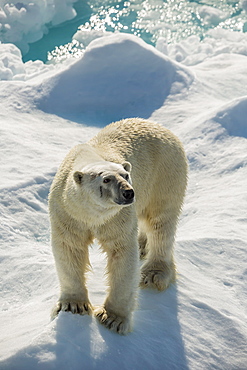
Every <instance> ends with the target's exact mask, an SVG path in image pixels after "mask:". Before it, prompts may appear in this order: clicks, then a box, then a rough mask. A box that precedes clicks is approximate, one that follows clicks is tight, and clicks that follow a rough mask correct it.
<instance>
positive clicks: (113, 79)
mask: <svg viewBox="0 0 247 370" xmlns="http://www.w3.org/2000/svg"><path fill="white" fill-rule="evenodd" d="M192 81H193V73H191V72H190V71H189V70H188V69H187V68H186V67H183V66H181V65H178V64H176V63H175V62H173V61H172V60H170V59H169V58H167V57H166V56H165V55H163V54H161V53H160V52H158V51H157V50H156V49H155V48H154V47H152V46H150V45H147V44H146V43H145V42H144V41H142V40H141V39H140V38H138V37H136V36H133V35H129V34H122V33H118V34H113V35H110V36H107V37H102V38H99V39H96V40H94V41H93V42H92V43H91V44H90V45H89V46H88V48H87V49H86V52H85V54H84V55H83V56H82V58H81V59H80V60H78V61H77V62H75V63H73V64H72V65H71V66H69V68H68V69H66V70H64V71H62V72H60V73H59V74H57V75H56V76H54V77H51V78H49V79H47V80H46V81H45V82H44V83H43V84H42V89H44V91H45V93H43V94H42V97H41V99H40V100H39V101H38V102H37V107H39V108H40V109H42V110H43V111H45V112H48V113H55V114H57V115H60V116H62V117H64V118H69V119H74V120H78V119H79V120H81V121H83V122H91V123H94V124H96V125H98V124H99V123H102V122H103V123H106V122H108V123H109V122H111V121H113V120H116V119H121V118H125V117H130V116H142V117H149V116H150V114H151V113H152V112H153V111H154V110H155V109H158V108H160V107H161V106H162V104H163V103H164V101H165V100H166V98H167V96H168V95H169V94H175V93H179V92H181V91H182V90H183V89H184V88H188V87H189V86H190V84H191V83H192ZM95 102H97V104H95Z"/></svg>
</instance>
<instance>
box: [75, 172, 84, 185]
mask: <svg viewBox="0 0 247 370" xmlns="http://www.w3.org/2000/svg"><path fill="white" fill-rule="evenodd" d="M82 178H83V173H82V172H80V171H76V172H75V173H74V180H75V182H76V183H77V184H81V183H82Z"/></svg>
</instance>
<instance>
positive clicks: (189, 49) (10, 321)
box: [0, 0, 247, 370]
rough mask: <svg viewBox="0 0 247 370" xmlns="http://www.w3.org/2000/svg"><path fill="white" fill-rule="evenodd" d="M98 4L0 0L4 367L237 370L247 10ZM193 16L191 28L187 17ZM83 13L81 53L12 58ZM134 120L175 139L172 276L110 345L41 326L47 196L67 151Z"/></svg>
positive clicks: (95, 333) (49, 285)
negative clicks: (182, 195) (182, 187)
mask: <svg viewBox="0 0 247 370" xmlns="http://www.w3.org/2000/svg"><path fill="white" fill-rule="evenodd" d="M58 4H59V7H58ZM100 4H101V5H99V2H97V1H90V2H83V1H82V2H80V1H79V2H77V3H76V2H73V1H66V0H64V1H62V0H59V2H58V0H57V1H56V0H53V1H52V0H50V1H48V0H47V1H45V0H43V1H42V0H37V1H32V2H31V1H28V0H26V1H22V2H20V1H19V2H15V1H12V2H11V4H10V2H8V1H3V0H0V7H1V9H0V24H1V26H0V39H1V41H2V42H3V43H2V44H0V80H1V81H0V151H1V159H0V173H1V182H0V215H1V216H0V217H1V218H0V230H1V231H0V243H1V244H0V245H1V250H0V259H1V265H0V273H1V281H0V284H1V286H0V294H1V301H0V309H1V311H0V315H1V316H0V318H1V319H0V320H1V334H0V356H1V357H0V358H1V362H0V369H10V370H13V369H14V370H15V369H16V370H19V369H23V370H24V369H25V370H26V369H58V368H60V369H66V370H67V369H73V370H74V369H75V370H77V369H78V370H79V369H100V370H101V369H110V370H111V369H155V370H156V369H157V370H160V369H165V370H166V369H167V370H173V369H178V370H180V369H181V370H183V369H196V370H197V369H210V370H211V369H222V370H223V369H224V370H225V369H227V370H228V369H229V370H235V369H239V370H245V369H246V368H247V365H246V364H247V352H246V348H247V303H246V302H247V288H246V286H247V284H246V277H247V255H246V247H247V242H246V240H247V217H246V211H247V202H246V200H247V199H246V198H247V190H246V189H247V87H246V86H247V36H246V34H245V33H244V31H245V27H246V25H245V23H246V9H247V2H246V1H241V2H238V1H234V2H232V1H228V2H227V1H225V2H224V1H220V2H212V1H211V2H210V1H205V2H204V3H202V2H186V1H181V2H177V1H166V2H163V1H151V0H150V1H143V2H140V1H129V2H120V1H119V2H116V1H115V2H111V3H110V2H107V1H102V2H100ZM102 4H103V5H102ZM179 4H181V5H179ZM215 4H216V5H215ZM117 6H119V7H118V8H117ZM169 6H170V7H169ZM179 6H180V8H179ZM191 7H193V8H194V13H192V12H190V13H189V12H188V14H190V15H191V16H192V15H193V14H194V16H195V17H196V15H200V18H198V17H197V19H200V22H194V23H193V22H192V21H193V19H192V20H191V22H192V23H190V22H189V18H188V17H187V18H185V19H182V18H183V17H185V15H186V14H187V13H186V11H187V10H189V9H191ZM83 9H86V10H87V11H88V13H87V19H85V22H84V23H83V24H82V23H81V24H82V25H81V27H80V28H79V29H78V30H75V32H74V37H73V35H72V37H73V40H76V42H75V41H72V37H71V40H70V42H67V41H66V42H67V43H66V44H65V43H64V44H63V42H61V43H60V44H58V48H57V49H56V50H55V49H54V51H53V52H52V49H49V48H48V47H47V50H46V53H47V52H48V51H49V50H50V55H51V58H50V60H49V62H48V63H44V62H42V61H39V60H34V61H31V60H29V61H27V62H23V57H24V55H25V54H26V53H27V50H28V48H29V47H30V48H32V45H35V43H33V44H32V43H31V42H32V41H36V40H37V39H38V38H41V41H42V40H44V37H45V36H43V35H44V33H47V36H49V35H50V34H52V32H53V30H54V29H58V30H63V27H65V28H66V27H68V25H69V27H72V25H73V20H76V19H77V20H76V22H79V21H80V19H78V17H79V18H80V17H82V10H83ZM88 9H89V10H90V11H89V10H88ZM114 9H115V10H117V9H118V12H117V13H116V12H115V13H114V12H113V11H114ZM157 9H160V11H159V12H158V10H157ZM86 10H85V11H86ZM120 11H122V12H123V14H120V13H119V12H120ZM179 11H180V13H179ZM76 12H77V15H76ZM138 12H139V13H138ZM85 14H86V13H85ZM113 14H115V18H116V19H114V20H113ZM175 14H176V15H177V18H176V17H175V18H174V16H175ZM179 14H180V18H179V17H178V16H179ZM35 15H36V21H35V22H34V19H35ZM110 15H111V16H110ZM162 15H166V16H167V17H165V18H164V19H163V20H162V19H157V17H158V18H159V17H161V16H162ZM169 15H170V18H169ZM172 15H173V17H172ZM118 16H119V18H118ZM129 17H132V18H131V19H130V18H129ZM181 17H182V18H181ZM179 19H180V20H181V22H180V23H179ZM65 20H67V21H68V22H69V24H68V23H65V24H64V23H62V24H61V23H60V22H63V21H65ZM172 20H173V21H172ZM112 21H113V23H112ZM158 21H160V23H158ZM71 22H72V23H71ZM93 22H94V23H93ZM172 22H174V24H173V23H172ZM120 24H121V25H122V26H123V27H122V29H120V28H121V26H120ZM137 24H138V25H139V26H138V27H139V28H138V27H137ZM117 25H118V28H119V29H117ZM196 25H197V26H198V27H199V26H200V27H199V28H198V27H197V28H196ZM130 26H131V27H133V28H132V29H130V28H124V27H130ZM57 27H58V28H57ZM59 27H60V28H59ZM174 27H175V29H174ZM66 29H67V28H66ZM137 29H139V31H138V32H137ZM183 29H186V30H187V34H185V35H181V34H180V30H181V31H182V30H183ZM117 31H121V33H118V32H117ZM122 31H124V32H122ZM144 31H145V32H144ZM147 31H148V32H149V33H148V32H147ZM136 32H137V33H136ZM130 33H131V34H130ZM135 33H136V35H133V34H135ZM137 35H139V36H141V38H139V37H137ZM31 36H32V37H33V38H32V37H31ZM102 36H103V37H102ZM64 37H65V35H64ZM41 41H40V42H41ZM77 43H78V44H77ZM30 45H31V46H30ZM37 45H38V44H36V46H35V47H36V48H37V47H38V46H37ZM39 45H40V44H39ZM36 53H38V51H36ZM26 55H27V54H26ZM68 57H69V58H68ZM74 57H76V58H74ZM130 116H141V117H145V118H150V119H151V120H153V121H157V122H160V123H161V124H163V125H164V126H166V127H168V128H169V129H171V130H172V131H173V132H174V133H175V134H176V135H178V137H179V138H180V139H181V140H182V142H183V143H184V146H185V150H186V153H187V156H188V160H189V164H190V176H189V187H188V192H187V197H186V201H185V206H184V210H183V214H182V216H181V221H180V226H179V229H178V234H177V243H176V251H175V257H176V261H177V268H178V281H177V283H176V284H175V285H173V286H171V287H170V288H169V289H168V290H167V291H166V292H163V293H158V292H155V291H145V290H141V291H140V292H139V306H138V308H137V310H136V312H135V315H134V330H133V333H130V334H129V335H128V336H125V337H121V336H118V335H117V334H114V333H111V332H109V331H107V329H105V328H103V327H101V326H99V325H98V323H97V322H96V320H95V319H94V318H91V317H85V316H84V317H81V316H79V315H78V316H77V315H72V314H70V313H62V314H60V315H59V317H58V318H57V319H56V320H55V321H53V322H50V318H49V314H50V310H51V308H52V306H53V304H54V303H55V302H56V299H57V296H58V291H59V286H58V280H57V276H56V272H55V267H54V260H53V256H52V252H51V248H50V237H49V218H48V213H47V196H48V191H49V187H50V185H51V182H52V179H53V177H54V174H55V172H56V169H57V167H58V165H59V164H60V162H61V160H62V159H63V157H64V156H65V154H66V153H67V152H68V150H69V149H70V148H71V147H72V146H73V145H75V144H77V143H80V142H85V141H87V140H88V139H89V138H91V137H92V136H93V135H95V134H96V133H97V132H98V130H99V129H100V128H101V127H103V126H104V125H106V124H107V123H110V122H111V121H112V120H116V119H121V118H123V117H130ZM90 255H91V263H92V267H93V271H92V272H91V273H90V274H89V276H88V287H89V292H90V298H91V301H92V302H93V303H94V304H95V305H97V304H101V303H102V302H103V301H104V296H105V280H104V266H105V260H104V255H102V254H100V252H99V249H98V245H97V243H95V244H93V246H92V248H91V253H90Z"/></svg>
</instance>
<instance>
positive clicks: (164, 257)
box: [140, 216, 177, 291]
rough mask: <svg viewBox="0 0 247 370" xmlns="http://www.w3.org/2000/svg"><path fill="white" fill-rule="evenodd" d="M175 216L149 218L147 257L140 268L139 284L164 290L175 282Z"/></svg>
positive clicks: (143, 286)
mask: <svg viewBox="0 0 247 370" xmlns="http://www.w3.org/2000/svg"><path fill="white" fill-rule="evenodd" d="M176 224H177V216H173V217H172V218H169V219H168V217H167V216H163V217H162V216H159V217H158V218H152V219H149V220H148V221H147V223H146V227H147V246H146V248H147V250H148V253H147V259H146V261H145V262H144V264H143V266H142V269H141V281H140V286H141V287H142V288H147V287H150V288H156V289H158V290H160V291H162V290H165V289H167V288H168V286H169V285H170V284H171V283H173V282H175V279H176V267H175V263H174V259H173V245H174V239H175V232H176Z"/></svg>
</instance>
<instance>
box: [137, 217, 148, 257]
mask: <svg viewBox="0 0 247 370" xmlns="http://www.w3.org/2000/svg"><path fill="white" fill-rule="evenodd" d="M138 228H139V232H138V244H139V254H140V259H143V258H145V256H146V254H147V234H146V231H145V227H144V225H143V224H142V222H140V221H139V222H138Z"/></svg>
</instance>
